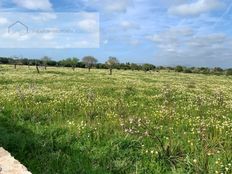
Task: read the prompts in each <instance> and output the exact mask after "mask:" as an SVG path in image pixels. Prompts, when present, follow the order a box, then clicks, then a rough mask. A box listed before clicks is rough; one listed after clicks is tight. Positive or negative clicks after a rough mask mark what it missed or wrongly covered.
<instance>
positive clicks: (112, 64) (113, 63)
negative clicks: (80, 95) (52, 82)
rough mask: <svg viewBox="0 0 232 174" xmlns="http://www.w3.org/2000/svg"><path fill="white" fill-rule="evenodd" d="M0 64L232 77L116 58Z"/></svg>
mask: <svg viewBox="0 0 232 174" xmlns="http://www.w3.org/2000/svg"><path fill="white" fill-rule="evenodd" d="M0 64H11V65H13V66H14V68H15V69H16V68H17V66H18V65H27V66H35V67H36V70H37V72H38V73H40V70H39V68H40V67H41V66H43V67H44V69H47V67H48V66H56V67H70V68H72V70H73V71H74V70H75V69H76V68H87V69H88V71H91V69H92V68H96V69H109V73H110V75H112V72H113V69H118V70H132V71H144V72H146V73H147V72H152V71H156V72H159V71H160V70H167V71H175V72H182V73H197V74H214V75H232V68H229V69H222V68H220V67H215V68H208V67H185V66H180V65H179V66H176V67H164V66H155V65H153V64H148V63H147V64H136V63H129V62H128V63H120V62H119V60H118V59H117V58H116V57H109V58H108V60H107V61H106V62H105V63H98V60H97V59H96V58H95V57H93V56H85V57H83V58H82V59H78V58H76V57H70V58H65V59H63V60H59V61H55V60H52V59H51V58H49V57H48V56H44V57H42V58H41V59H29V58H22V57H16V56H15V57H0Z"/></svg>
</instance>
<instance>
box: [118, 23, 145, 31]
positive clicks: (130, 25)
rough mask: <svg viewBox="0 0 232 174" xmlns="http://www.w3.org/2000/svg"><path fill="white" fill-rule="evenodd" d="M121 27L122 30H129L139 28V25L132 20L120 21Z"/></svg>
mask: <svg viewBox="0 0 232 174" xmlns="http://www.w3.org/2000/svg"><path fill="white" fill-rule="evenodd" d="M120 25H121V27H122V28H123V29H124V30H129V29H140V26H139V25H138V24H136V23H133V22H129V21H122V22H121V23H120Z"/></svg>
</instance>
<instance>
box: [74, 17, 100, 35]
mask: <svg viewBox="0 0 232 174" xmlns="http://www.w3.org/2000/svg"><path fill="white" fill-rule="evenodd" d="M77 25H78V27H79V28H80V29H81V30H82V31H84V32H94V31H98V29H99V26H98V22H97V21H96V20H94V19H83V20H81V21H79V22H78V24H77Z"/></svg>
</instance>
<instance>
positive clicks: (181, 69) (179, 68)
mask: <svg viewBox="0 0 232 174" xmlns="http://www.w3.org/2000/svg"><path fill="white" fill-rule="evenodd" d="M175 71H176V72H183V71H184V68H183V67H182V66H180V65H178V66H176V68H175Z"/></svg>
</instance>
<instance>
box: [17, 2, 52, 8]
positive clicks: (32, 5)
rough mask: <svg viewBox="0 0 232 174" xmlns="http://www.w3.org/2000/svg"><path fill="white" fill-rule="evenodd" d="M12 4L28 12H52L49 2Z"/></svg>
mask: <svg viewBox="0 0 232 174" xmlns="http://www.w3.org/2000/svg"><path fill="white" fill-rule="evenodd" d="M13 2H14V3H15V4H16V5H17V6H19V7H22V8H26V9H30V10H52V4H51V2H50V1H49V0H13Z"/></svg>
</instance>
